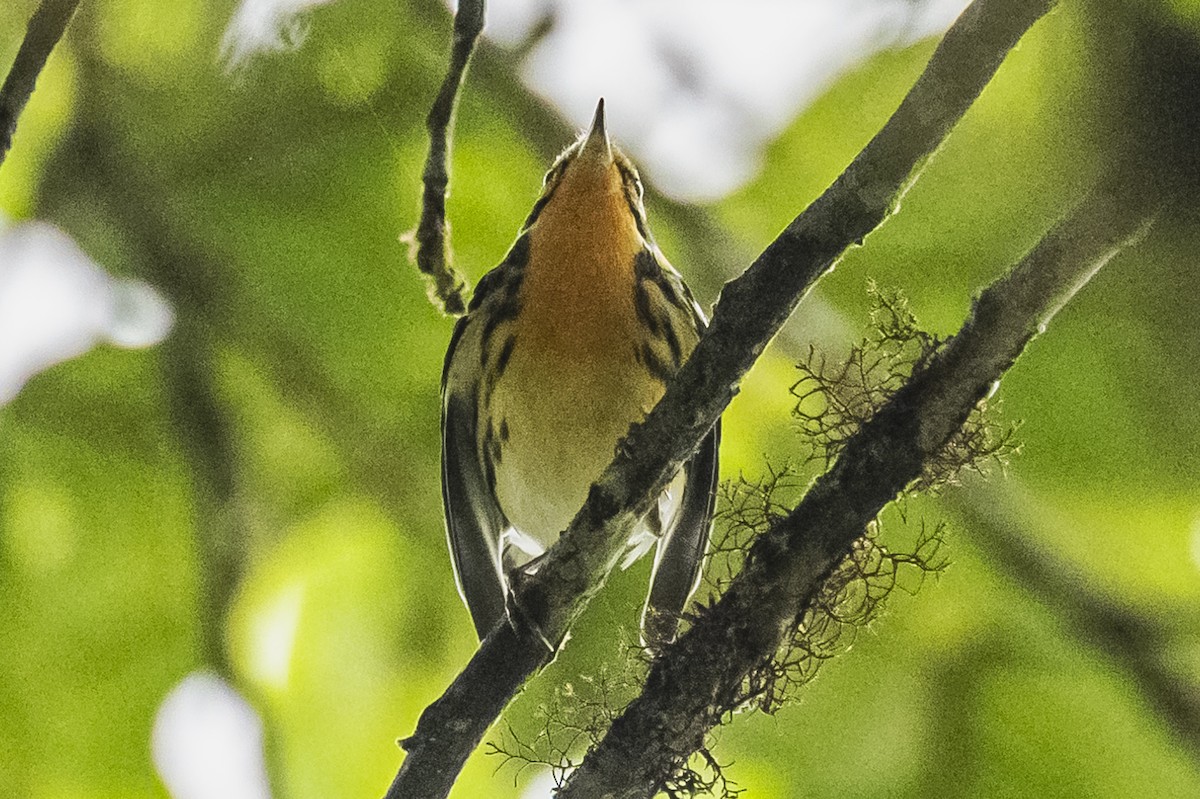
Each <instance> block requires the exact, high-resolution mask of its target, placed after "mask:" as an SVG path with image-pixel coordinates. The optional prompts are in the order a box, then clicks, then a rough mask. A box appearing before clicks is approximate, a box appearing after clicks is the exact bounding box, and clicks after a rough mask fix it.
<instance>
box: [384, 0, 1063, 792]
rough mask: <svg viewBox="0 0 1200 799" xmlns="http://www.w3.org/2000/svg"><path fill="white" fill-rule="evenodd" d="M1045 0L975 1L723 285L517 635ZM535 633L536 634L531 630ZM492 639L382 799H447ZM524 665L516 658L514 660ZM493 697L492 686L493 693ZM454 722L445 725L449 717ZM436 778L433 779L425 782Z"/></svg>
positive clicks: (553, 635) (522, 605) (596, 557)
mask: <svg viewBox="0 0 1200 799" xmlns="http://www.w3.org/2000/svg"><path fill="white" fill-rule="evenodd" d="M1053 2H1054V0H976V2H975V3H974V4H973V5H972V6H971V7H970V8H968V9H967V10H966V12H964V13H963V15H962V16H961V17H960V18H959V20H958V21H957V22H956V23H955V25H954V26H953V27H952V28H951V29H950V31H949V32H948V33H947V34H946V37H945V38H944V39H943V41H942V43H941V44H940V45H939V47H938V49H937V51H936V52H935V53H934V56H933V58H932V59H931V60H930V63H929V65H928V67H926V69H925V72H924V73H923V74H922V75H921V77H920V79H919V80H918V81H917V83H916V85H914V86H913V88H912V90H911V91H910V92H909V94H908V95H907V96H906V97H905V99H904V101H903V102H902V103H901V105H900V107H899V108H898V109H897V111H896V113H895V114H893V115H892V118H891V119H890V120H889V121H888V123H887V124H886V125H885V126H884V127H883V129H882V130H881V131H880V132H879V133H878V134H877V135H876V136H875V138H874V139H872V140H871V142H870V143H869V144H868V145H867V147H866V148H865V149H864V150H863V151H862V152H861V153H859V155H858V156H857V157H856V158H855V160H854V162H853V163H852V164H851V165H850V166H849V167H848V168H847V170H846V171H845V172H844V173H843V174H842V175H841V176H840V177H839V178H838V179H837V180H836V181H835V182H834V184H833V185H832V186H831V187H830V188H829V189H827V190H826V192H825V193H824V194H823V195H822V196H821V197H820V198H818V199H817V200H816V202H814V203H813V204H812V205H811V206H810V207H809V208H808V209H807V210H805V212H804V213H803V214H801V215H800V216H799V217H797V218H796V219H795V220H794V221H793V222H792V223H791V224H790V225H788V227H787V228H786V229H785V230H784V231H783V233H782V234H781V235H780V236H779V237H778V238H777V239H776V240H775V241H774V242H772V243H771V245H770V246H769V247H768V248H767V249H766V250H765V251H764V252H763V253H762V254H761V255H760V256H759V257H758V258H757V259H756V260H755V262H754V263H753V264H752V265H751V267H750V268H749V269H748V270H747V271H746V273H745V274H743V275H742V276H741V277H740V278H738V279H737V280H735V281H733V282H731V283H729V284H728V285H727V286H726V288H725V290H724V291H723V292H722V296H721V300H720V302H719V303H718V304H717V307H716V308H715V310H714V313H713V320H712V325H711V326H710V327H709V329H708V331H707V332H706V334H705V335H704V337H703V338H702V340H701V341H700V344H699V345H698V347H697V348H696V350H695V352H694V353H693V354H692V356H691V358H689V360H688V361H687V363H686V364H684V367H683V369H682V370H681V371H680V373H679V374H678V375H677V376H676V378H675V379H674V380H673V381H672V382H671V385H670V386H669V387H668V390H667V393H666V395H665V396H664V398H663V400H662V401H661V402H660V403H659V404H658V406H657V407H656V408H655V409H654V410H653V411H652V412H651V413H650V415H649V416H648V417H647V419H646V421H645V422H644V423H643V424H641V425H636V426H635V427H634V428H633V429H632V430H631V432H630V434H629V436H628V437H627V438H626V440H625V442H623V444H622V446H621V448H620V450H619V452H618V455H617V458H616V459H615V460H614V461H613V463H612V464H611V465H610V466H609V467H608V469H606V470H605V472H604V474H603V475H602V476H601V478H600V479H599V481H598V482H597V483H596V485H595V486H593V487H592V490H591V492H590V493H589V496H588V500H587V502H586V503H585V505H584V507H583V508H582V509H581V510H580V512H579V514H578V515H577V516H576V517H575V519H574V520H573V521H572V523H571V526H570V528H569V529H568V530H567V531H566V532H565V533H564V534H563V536H562V538H561V540H560V541H559V543H558V544H556V545H555V546H554V547H553V548H552V549H551V550H550V552H549V553H548V554H547V556H546V561H545V563H544V564H543V565H542V567H541V568H540V569H539V570H538V572H537V574H536V575H534V576H533V577H531V578H530V579H529V580H528V581H527V582H526V583H525V584H523V585H522V586H521V587H520V588H519V590H518V591H517V594H516V597H515V601H514V605H515V608H516V609H517V611H518V612H517V614H516V622H515V624H516V625H517V627H518V628H520V630H522V631H523V632H520V633H519V635H518V637H519V638H521V639H522V640H524V641H531V640H537V639H538V638H540V639H542V640H546V641H549V642H551V643H552V644H556V643H557V642H560V641H561V640H562V638H563V636H564V635H565V632H566V630H567V629H568V628H569V627H570V625H571V623H572V622H573V621H574V619H575V618H576V617H577V616H578V614H579V613H580V612H581V611H582V609H583V608H584V606H585V605H586V604H587V602H588V601H589V600H590V599H591V597H592V596H593V595H594V594H595V593H596V592H597V591H599V590H600V588H601V586H602V585H603V582H604V580H605V579H606V577H607V575H608V573H609V572H610V571H611V569H612V568H613V566H614V565H615V563H616V561H617V559H618V558H619V555H620V553H621V551H622V549H623V546H624V542H625V538H626V536H627V533H628V529H629V526H630V524H632V523H633V521H634V520H636V519H637V518H639V517H640V516H641V515H642V514H644V512H645V511H646V509H647V508H648V507H649V506H650V504H651V502H652V501H653V497H655V496H657V495H658V494H659V493H660V492H661V491H662V489H663V488H664V487H665V486H666V485H667V483H668V482H669V480H670V478H671V477H672V476H673V475H674V474H675V472H676V471H677V470H678V469H679V466H680V464H681V463H683V461H685V460H686V459H687V458H688V457H689V456H690V455H691V454H692V452H693V451H694V450H695V448H696V446H697V445H698V443H699V441H700V440H701V439H702V438H703V437H704V435H705V434H707V432H708V431H709V429H711V427H712V425H713V424H714V423H715V422H716V420H717V418H718V417H719V416H720V414H721V412H722V411H724V409H725V407H726V405H728V403H729V401H730V399H731V398H732V397H733V395H734V393H735V392H736V390H737V386H738V384H739V383H740V381H741V379H742V377H743V376H744V375H745V374H746V372H747V371H748V370H749V369H750V367H751V365H752V364H753V363H754V361H755V360H756V359H757V358H758V356H759V355H760V354H761V353H762V351H763V350H764V349H765V348H766V346H767V343H768V342H769V341H770V340H771V338H772V337H773V336H774V335H775V333H776V332H778V330H779V328H780V327H781V326H782V325H783V323H784V321H786V319H787V318H788V316H789V315H790V314H791V312H792V310H793V309H794V308H795V307H796V305H797V304H798V303H799V302H800V300H801V299H802V298H803V296H804V294H805V293H806V292H807V291H808V289H809V288H810V287H811V286H812V285H813V283H814V282H815V281H816V279H817V278H818V277H820V276H821V275H822V274H824V273H825V272H826V271H828V270H829V269H830V268H831V267H832V265H833V263H834V262H835V260H836V259H837V258H838V257H839V256H840V255H841V253H842V252H843V251H844V250H846V249H847V248H848V247H849V246H850V245H851V244H854V243H857V242H861V241H862V240H863V239H864V238H865V237H866V235H867V234H868V233H870V232H871V231H872V230H873V229H874V228H875V227H877V226H878V225H879V224H880V223H881V222H882V221H883V219H884V218H885V217H886V216H887V214H888V213H889V211H890V210H891V208H892V207H893V206H894V204H895V202H896V201H897V200H898V199H899V197H900V196H901V195H902V193H903V191H904V189H905V188H906V186H907V183H908V180H909V175H910V174H911V173H912V172H913V171H914V170H915V169H916V168H917V167H919V166H920V165H921V164H922V163H923V161H924V160H925V159H926V158H927V157H928V156H929V155H930V154H932V153H933V152H934V151H935V150H936V149H937V147H938V146H939V145H940V144H941V142H942V140H943V139H944V138H945V137H946V135H947V134H948V133H949V131H950V129H951V128H953V126H954V125H955V124H956V123H957V122H958V120H959V119H960V118H961V117H962V115H963V114H964V113H965V112H966V110H967V108H969V107H970V105H971V103H972V102H974V100H975V98H976V97H977V96H978V95H979V93H980V92H981V91H982V90H983V87H984V86H985V85H987V83H988V81H989V80H990V79H991V77H992V75H993V74H994V73H995V71H996V69H997V68H998V67H999V65H1000V63H1001V62H1002V61H1003V59H1004V57H1005V55H1006V54H1007V53H1008V51H1009V50H1010V49H1011V48H1012V47H1013V46H1014V45H1015V44H1016V42H1017V40H1018V39H1020V37H1021V36H1022V35H1023V34H1024V33H1025V31H1026V30H1028V29H1029V27H1030V26H1031V25H1033V23H1034V22H1036V21H1037V20H1038V19H1039V18H1040V17H1041V16H1042V15H1043V14H1045V13H1046V12H1047V11H1048V10H1049V8H1050V7H1051V6H1052V5H1053ZM530 628H532V629H536V630H537V631H538V635H537V636H535V635H532V634H531V633H530V632H529V630H530ZM499 640H501V637H499V636H497V635H496V634H493V635H490V636H488V640H486V641H485V642H484V643H483V645H482V646H481V649H480V651H479V652H478V653H476V655H475V658H474V659H473V660H472V663H471V664H470V665H468V667H467V670H466V671H464V672H463V674H461V675H460V676H459V677H458V678H457V679H456V680H455V682H454V685H452V686H451V688H450V690H448V691H447V693H446V694H444V695H443V696H442V697H441V698H439V699H438V700H437V701H436V702H435V703H434V704H433V705H431V706H430V707H429V708H428V709H427V710H426V711H425V713H424V714H423V715H422V717H421V720H420V722H419V723H418V726H417V730H416V732H415V733H414V734H413V735H412V736H411V737H410V738H409V739H408V740H407V741H406V743H405V746H406V748H407V749H408V752H409V754H408V757H407V758H406V760H405V762H404V765H403V766H402V768H401V770H400V772H399V773H398V774H397V776H396V780H395V781H394V782H393V784H392V787H391V789H390V790H389V791H388V794H387V796H388V798H389V799H399V798H400V797H406V798H407V797H442V796H445V795H446V794H447V793H448V792H449V790H450V787H451V786H452V785H453V782H454V778H455V776H456V775H457V773H458V771H459V770H460V769H461V767H462V764H463V763H464V762H465V761H466V758H467V757H468V756H469V755H470V753H471V752H472V751H473V750H474V748H475V747H476V746H477V745H478V743H479V741H480V739H481V738H482V737H483V734H484V733H485V732H486V730H487V727H488V726H489V725H490V723H491V721H493V720H494V718H495V716H494V715H493V716H491V717H487V715H486V714H480V713H478V712H477V708H476V706H474V705H471V704H468V703H467V700H468V699H469V700H470V701H478V692H479V691H481V690H483V689H482V688H479V687H475V688H473V689H469V688H468V687H467V686H465V685H464V681H466V680H468V676H467V675H468V673H471V672H474V671H477V670H478V667H477V663H478V662H480V661H484V660H494V659H496V655H495V654H494V653H493V652H490V651H489V647H493V646H495V645H496V641H499ZM551 655H552V652H551V651H550V650H549V649H546V648H544V647H543V648H542V651H541V652H539V653H538V654H537V656H530V657H525V658H519V659H518V658H513V659H512V662H513V664H514V668H513V669H511V670H510V671H508V672H506V673H496V672H492V673H490V674H489V678H490V679H489V684H488V686H487V689H488V691H489V697H490V700H489V701H487V702H485V703H483V706H486V707H488V708H496V709H497V712H498V711H499V709H501V708H503V706H504V705H505V704H507V702H508V701H509V700H510V699H511V698H512V696H513V695H515V693H516V692H517V690H519V688H520V686H521V685H522V684H523V683H524V682H525V680H526V679H527V678H528V677H529V675H530V674H532V672H533V671H534V669H536V668H537V667H538V666H539V665H540V664H542V663H545V662H547V661H548V660H549V659H550V657H551ZM516 666H519V667H516ZM492 692H494V693H492ZM450 720H452V721H450ZM427 775H437V777H438V780H437V782H436V783H432V782H429V781H427V780H426V779H425V777H426V776H427Z"/></svg>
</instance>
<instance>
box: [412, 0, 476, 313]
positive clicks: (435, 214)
mask: <svg viewBox="0 0 1200 799" xmlns="http://www.w3.org/2000/svg"><path fill="white" fill-rule="evenodd" d="M484 6H485V2H484V0H461V2H460V3H459V6H458V13H456V14H455V15H454V43H453V44H452V45H451V47H450V67H449V69H448V70H447V71H446V77H445V79H444V80H443V81H442V88H441V89H440V90H439V91H438V96H437V98H436V99H435V100H434V101H433V106H432V107H431V108H430V109H429V116H428V117H426V119H425V127H426V128H427V129H428V130H429V157H428V158H427V159H426V160H425V173H424V175H423V176H422V181H423V182H424V186H425V188H424V191H423V192H422V194H421V221H420V222H418V223H417V230H416V232H415V233H414V234H413V241H414V244H415V246H416V260H417V268H418V269H420V270H421V272H422V273H424V274H425V275H427V276H428V277H429V279H430V281H431V283H432V285H431V286H430V293H431V295H432V296H433V297H436V299H437V300H438V302H439V303H440V304H441V306H442V310H444V311H445V312H446V313H448V314H451V315H454V316H461V315H462V314H463V313H465V312H466V310H467V303H466V292H467V282H466V280H465V279H464V278H463V276H462V275H461V274H459V272H458V271H457V270H456V269H455V268H454V267H453V266H452V265H451V264H450V252H449V245H448V244H447V242H446V227H447V225H446V195H447V194H448V193H449V187H450V173H449V167H448V164H447V162H448V160H449V155H450V137H451V135H452V131H453V125H454V108H455V106H456V105H457V103H458V91H459V89H460V88H461V87H462V82H463V78H464V77H465V76H466V73H467V64H468V63H469V62H470V60H471V53H472V52H473V51H474V49H475V40H476V39H478V38H479V33H480V31H482V30H483V19H484V10H485V9H484Z"/></svg>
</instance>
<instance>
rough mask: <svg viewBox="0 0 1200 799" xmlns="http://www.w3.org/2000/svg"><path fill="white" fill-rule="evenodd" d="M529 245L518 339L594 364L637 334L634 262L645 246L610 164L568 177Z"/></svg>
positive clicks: (555, 353)
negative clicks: (634, 302) (630, 335)
mask: <svg viewBox="0 0 1200 799" xmlns="http://www.w3.org/2000/svg"><path fill="white" fill-rule="evenodd" d="M529 245H530V249H529V263H528V264H527V265H526V268H525V280H524V283H523V285H522V291H521V293H522V297H521V300H522V313H521V316H520V318H519V321H518V325H517V335H518V337H519V338H520V339H521V340H522V342H528V343H529V344H530V345H531V346H534V347H539V348H543V352H545V354H547V355H559V356H562V357H564V358H565V359H567V360H569V361H572V362H579V361H583V362H592V361H595V360H596V359H598V358H603V356H604V354H605V353H604V352H603V350H604V349H606V348H608V347H610V346H611V345H612V343H613V342H614V340H615V339H616V340H619V339H621V338H623V334H625V335H627V334H630V333H632V332H633V331H634V327H633V326H634V325H635V324H636V321H637V320H636V318H635V311H634V306H633V290H634V280H635V277H634V261H635V258H636V256H637V253H638V252H639V250H641V249H642V247H643V246H644V244H643V242H642V239H641V236H640V235H639V234H638V230H637V224H636V222H635V220H634V218H633V215H632V213H631V211H630V209H629V207H628V204H627V202H626V199H625V194H624V191H623V190H622V186H621V178H620V174H619V173H618V171H617V168H616V166H615V165H610V166H609V167H608V169H607V170H605V171H603V172H600V171H598V170H593V171H582V172H581V174H568V175H567V176H565V177H564V179H563V181H562V183H561V184H560V185H559V186H558V187H557V189H556V190H555V192H554V196H553V197H552V198H551V199H550V202H549V203H547V205H546V207H545V209H543V211H542V213H541V215H540V216H539V217H538V219H537V221H536V222H535V223H534V225H533V227H532V228H530V230H529Z"/></svg>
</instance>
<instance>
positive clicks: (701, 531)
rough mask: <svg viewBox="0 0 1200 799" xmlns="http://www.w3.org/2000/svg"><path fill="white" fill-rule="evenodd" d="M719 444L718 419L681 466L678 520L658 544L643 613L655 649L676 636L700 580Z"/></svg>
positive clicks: (646, 638) (644, 630)
mask: <svg viewBox="0 0 1200 799" xmlns="http://www.w3.org/2000/svg"><path fill="white" fill-rule="evenodd" d="M720 443H721V421H720V420H719V419H718V420H717V424H716V425H715V426H714V427H713V429H712V430H710V431H709V433H708V435H707V436H705V437H704V441H702V442H701V444H700V449H698V450H697V451H696V454H695V455H693V456H692V459H691V460H690V461H688V462H687V463H685V464H684V466H683V469H684V473H685V475H686V481H685V482H684V488H683V499H682V500H681V502H682V504H681V506H680V508H679V512H678V513H677V514H676V515H675V524H674V525H673V526H672V528H671V529H670V530H667V531H666V532H665V533H664V534H663V537H662V538H661V539H660V540H659V542H658V550H657V552H656V553H655V555H654V570H653V572H652V573H651V575H650V595H649V596H648V597H647V598H646V607H645V609H644V610H643V611H642V643H643V644H644V645H646V646H649V647H651V648H657V647H660V646H662V645H664V644H668V643H670V642H671V641H673V640H675V631H676V629H677V628H678V626H679V617H680V615H681V614H682V613H683V607H684V605H686V604H687V601H688V598H689V597H690V596H691V595H692V592H693V591H695V590H696V584H697V583H698V582H699V580H700V567H701V566H702V565H703V563H704V551H705V549H707V548H708V536H709V532H710V531H711V530H712V517H713V510H714V508H715V507H716V502H717V481H718V479H719V478H718V472H719V470H718V464H717V449H718V447H719V446H720Z"/></svg>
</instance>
